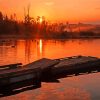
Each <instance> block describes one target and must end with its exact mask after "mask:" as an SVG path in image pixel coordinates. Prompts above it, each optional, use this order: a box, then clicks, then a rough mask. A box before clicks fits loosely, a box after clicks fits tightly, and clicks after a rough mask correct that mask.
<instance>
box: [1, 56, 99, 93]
mask: <svg viewBox="0 0 100 100" xmlns="http://www.w3.org/2000/svg"><path fill="white" fill-rule="evenodd" d="M0 67H1V68H0V90H3V92H5V91H6V92H7V91H12V90H13V89H16V88H20V87H23V86H27V85H35V86H41V81H42V79H44V78H48V79H50V77H54V76H57V75H59V74H63V73H67V74H71V73H76V74H77V73H79V72H80V71H86V70H87V71H90V70H91V69H94V70H96V69H97V68H98V69H100V59H99V58H96V57H89V56H88V57H86V56H73V57H66V58H60V59H53V60H51V59H46V58H43V59H40V60H38V61H35V62H32V63H30V64H27V65H24V66H22V64H21V63H18V64H11V65H5V66H0ZM18 84H19V85H18Z"/></svg>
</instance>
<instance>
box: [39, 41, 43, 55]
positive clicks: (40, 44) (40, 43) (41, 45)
mask: <svg viewBox="0 0 100 100" xmlns="http://www.w3.org/2000/svg"><path fill="white" fill-rule="evenodd" d="M39 47H40V54H42V47H43V44H42V39H40V41H39Z"/></svg>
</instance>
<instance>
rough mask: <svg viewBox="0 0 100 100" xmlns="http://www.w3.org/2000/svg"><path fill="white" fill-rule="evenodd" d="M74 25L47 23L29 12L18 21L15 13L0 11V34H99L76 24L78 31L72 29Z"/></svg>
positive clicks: (65, 35)
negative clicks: (9, 14)
mask: <svg viewBox="0 0 100 100" xmlns="http://www.w3.org/2000/svg"><path fill="white" fill-rule="evenodd" d="M74 28H75V27H73V26H72V25H70V24H69V23H68V22H66V23H52V24H51V23H49V22H48V21H47V20H46V19H45V17H44V16H42V17H40V16H37V18H36V19H35V18H32V17H30V15H29V12H28V13H27V14H25V15H24V19H23V21H18V20H17V16H16V14H13V15H11V16H10V17H8V16H7V15H3V13H2V12H0V35H5V36H7V35H16V36H26V37H40V38H73V37H91V36H100V33H98V34H95V33H94V32H93V31H91V30H88V31H81V30H80V26H79V25H78V26H77V28H78V31H73V29H74Z"/></svg>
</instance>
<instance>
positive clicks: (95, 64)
mask: <svg viewBox="0 0 100 100" xmlns="http://www.w3.org/2000/svg"><path fill="white" fill-rule="evenodd" d="M57 60H59V64H57V65H55V66H54V67H53V68H52V72H51V73H52V74H53V75H57V74H62V73H67V74H71V73H76V74H78V73H79V72H81V71H82V72H83V71H90V70H91V69H92V70H93V69H94V70H96V69H100V59H99V58H96V57H90V56H88V57H86V56H73V57H66V58H61V59H57Z"/></svg>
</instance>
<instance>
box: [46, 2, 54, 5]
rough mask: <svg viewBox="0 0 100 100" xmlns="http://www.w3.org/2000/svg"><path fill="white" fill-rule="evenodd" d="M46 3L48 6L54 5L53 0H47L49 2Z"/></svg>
mask: <svg viewBox="0 0 100 100" xmlns="http://www.w3.org/2000/svg"><path fill="white" fill-rule="evenodd" d="M45 5H46V6H52V5H54V2H53V1H47V2H45Z"/></svg>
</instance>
